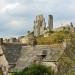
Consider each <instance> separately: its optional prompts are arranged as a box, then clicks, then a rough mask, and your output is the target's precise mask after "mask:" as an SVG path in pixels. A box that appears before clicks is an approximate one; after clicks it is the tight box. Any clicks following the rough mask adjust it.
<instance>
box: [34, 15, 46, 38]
mask: <svg viewBox="0 0 75 75" xmlns="http://www.w3.org/2000/svg"><path fill="white" fill-rule="evenodd" d="M33 29H34V36H36V37H37V36H40V35H43V34H44V30H45V29H46V23H45V18H44V17H43V15H42V14H41V15H38V16H36V19H35V21H34V28H33Z"/></svg>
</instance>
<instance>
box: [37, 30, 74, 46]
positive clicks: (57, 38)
mask: <svg viewBox="0 0 75 75" xmlns="http://www.w3.org/2000/svg"><path fill="white" fill-rule="evenodd" d="M74 35H75V33H73V32H69V31H59V32H54V33H52V34H50V36H48V37H43V36H40V37H36V40H37V44H38V45H50V44H59V43H62V42H63V41H64V39H67V38H70V37H74Z"/></svg>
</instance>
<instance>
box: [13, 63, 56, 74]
mask: <svg viewBox="0 0 75 75" xmlns="http://www.w3.org/2000/svg"><path fill="white" fill-rule="evenodd" d="M13 75H56V74H55V72H54V71H52V70H51V67H47V66H45V65H42V64H38V65H36V64H34V65H31V66H30V67H27V68H25V69H24V70H23V71H22V72H21V73H20V72H19V73H18V72H15V73H14V74H13Z"/></svg>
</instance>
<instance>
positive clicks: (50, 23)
mask: <svg viewBox="0 0 75 75" xmlns="http://www.w3.org/2000/svg"><path fill="white" fill-rule="evenodd" d="M48 29H49V30H51V29H53V16H52V15H49V18H48Z"/></svg>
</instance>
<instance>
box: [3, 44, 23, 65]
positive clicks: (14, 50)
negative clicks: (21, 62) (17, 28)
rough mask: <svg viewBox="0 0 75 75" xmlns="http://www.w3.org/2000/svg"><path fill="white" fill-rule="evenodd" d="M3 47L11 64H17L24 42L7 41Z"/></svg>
mask: <svg viewBox="0 0 75 75" xmlns="http://www.w3.org/2000/svg"><path fill="white" fill-rule="evenodd" d="M2 47H3V52H4V54H5V57H6V59H7V61H8V62H9V64H15V63H16V61H17V60H18V59H19V56H20V53H21V48H22V44H12V43H7V44H4V45H3V46H2Z"/></svg>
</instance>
